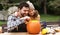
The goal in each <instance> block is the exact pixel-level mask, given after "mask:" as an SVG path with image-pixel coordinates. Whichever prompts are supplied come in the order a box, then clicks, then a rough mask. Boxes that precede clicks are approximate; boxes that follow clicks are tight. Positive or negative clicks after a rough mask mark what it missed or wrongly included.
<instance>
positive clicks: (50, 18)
mask: <svg viewBox="0 0 60 35" xmlns="http://www.w3.org/2000/svg"><path fill="white" fill-rule="evenodd" d="M40 17H41V21H46V22H57V21H59V20H60V16H56V15H41V16H40Z"/></svg>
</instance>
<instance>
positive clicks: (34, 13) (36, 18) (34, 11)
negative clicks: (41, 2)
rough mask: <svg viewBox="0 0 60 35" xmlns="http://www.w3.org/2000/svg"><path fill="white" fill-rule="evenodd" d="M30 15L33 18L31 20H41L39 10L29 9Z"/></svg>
mask: <svg viewBox="0 0 60 35" xmlns="http://www.w3.org/2000/svg"><path fill="white" fill-rule="evenodd" d="M29 16H30V18H31V20H34V19H35V20H40V16H39V14H38V11H37V10H30V11H29Z"/></svg>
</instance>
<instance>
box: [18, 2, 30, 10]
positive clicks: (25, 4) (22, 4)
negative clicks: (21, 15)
mask: <svg viewBox="0 0 60 35" xmlns="http://www.w3.org/2000/svg"><path fill="white" fill-rule="evenodd" d="M23 7H28V8H29V5H28V4H27V3H26V2H21V3H20V4H19V6H18V8H20V9H22V8H23Z"/></svg>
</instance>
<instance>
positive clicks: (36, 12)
mask: <svg viewBox="0 0 60 35" xmlns="http://www.w3.org/2000/svg"><path fill="white" fill-rule="evenodd" d="M34 11H35V12H34V15H33V16H32V17H33V18H36V17H37V16H38V11H37V10H34ZM28 16H30V15H29V14H28Z"/></svg>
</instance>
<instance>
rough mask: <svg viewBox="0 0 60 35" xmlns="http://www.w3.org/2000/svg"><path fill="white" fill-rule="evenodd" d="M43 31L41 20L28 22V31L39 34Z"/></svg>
mask: <svg viewBox="0 0 60 35" xmlns="http://www.w3.org/2000/svg"><path fill="white" fill-rule="evenodd" d="M40 31H41V25H40V21H38V20H30V21H29V22H28V23H27V32H28V33H30V34H38V33H39V32H40Z"/></svg>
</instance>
